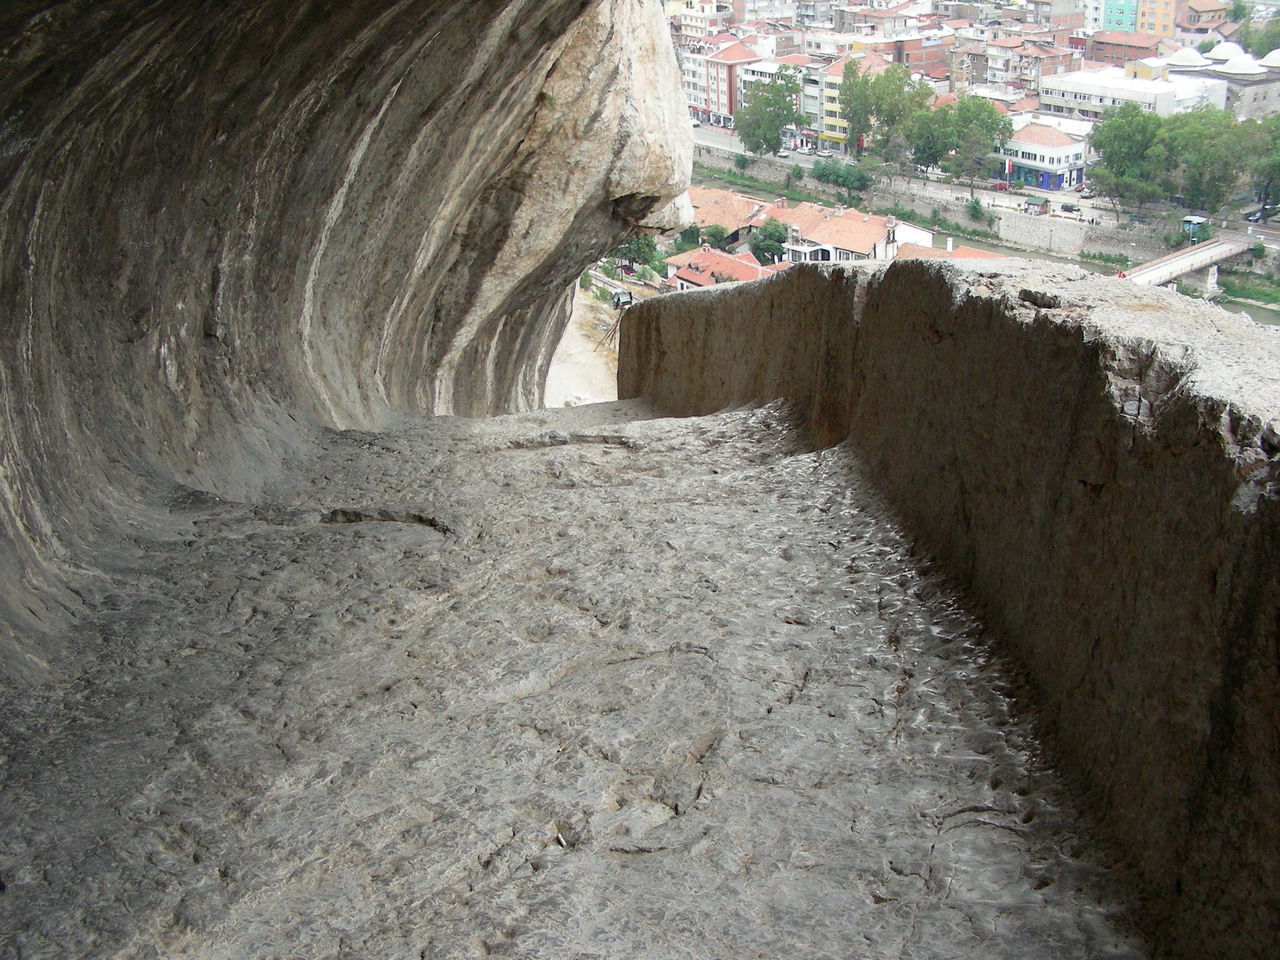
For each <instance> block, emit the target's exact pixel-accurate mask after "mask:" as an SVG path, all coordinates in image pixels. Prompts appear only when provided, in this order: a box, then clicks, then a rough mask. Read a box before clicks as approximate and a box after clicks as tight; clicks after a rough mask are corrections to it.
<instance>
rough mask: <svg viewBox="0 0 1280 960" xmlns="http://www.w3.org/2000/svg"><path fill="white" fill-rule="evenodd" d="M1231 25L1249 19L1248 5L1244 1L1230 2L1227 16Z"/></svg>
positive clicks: (1233, 0) (1234, 0) (1235, 0)
mask: <svg viewBox="0 0 1280 960" xmlns="http://www.w3.org/2000/svg"><path fill="white" fill-rule="evenodd" d="M1228 16H1230V17H1231V21H1232V22H1233V23H1240V22H1241V21H1243V20H1247V19H1248V17H1249V4H1248V3H1246V2H1245V0H1232V3H1231V13H1230V14H1228Z"/></svg>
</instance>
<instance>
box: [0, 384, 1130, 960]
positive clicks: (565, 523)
mask: <svg viewBox="0 0 1280 960" xmlns="http://www.w3.org/2000/svg"><path fill="white" fill-rule="evenodd" d="M166 515H167V517H168V519H167V521H165V522H166V524H167V529H168V533H167V534H166V535H162V536H152V537H148V538H143V537H140V538H139V540H138V541H137V542H136V543H134V544H131V545H130V550H129V552H128V554H127V555H121V557H120V559H119V561H118V562H119V572H118V575H117V576H116V577H115V578H114V580H113V581H112V582H111V583H110V584H106V585H104V586H103V589H102V590H101V591H100V592H99V593H98V594H97V595H96V596H94V597H91V598H89V599H90V600H91V602H92V603H93V605H94V607H95V611H96V612H95V614H94V616H93V617H92V618H91V619H90V621H89V622H88V623H87V625H86V629H85V633H84V635H83V636H81V637H79V638H78V640H79V643H80V644H81V646H82V648H84V649H98V648H105V649H109V650H111V651H112V656H111V658H110V659H101V660H98V661H90V662H91V664H92V665H91V666H90V667H88V668H87V669H86V672H85V673H84V674H83V675H82V676H81V677H80V678H79V680H78V681H76V682H75V683H73V684H71V685H69V686H67V687H64V688H62V689H59V690H58V691H57V695H56V696H54V695H49V694H47V693H46V694H42V693H41V692H39V691H37V692H35V693H31V694H29V695H27V696H26V697H24V698H15V699H9V700H4V701H0V702H3V703H4V704H5V706H4V707H3V710H4V711H5V713H4V714H3V716H0V721H2V723H0V733H2V734H3V741H2V742H0V756H3V757H4V758H5V761H4V762H3V763H2V764H0V786H2V787H3V796H4V803H3V805H0V809H2V812H0V818H3V831H2V833H0V836H2V837H3V847H2V848H0V872H2V874H3V879H4V888H3V896H0V930H3V931H4V933H3V936H4V937H5V938H6V939H4V941H3V944H4V949H3V950H2V951H0V953H3V954H4V955H7V956H21V957H23V958H33V957H71V956H75V957H125V958H133V957H139V958H140V957H156V956H166V957H171V956H181V957H194V958H212V957H267V956H273V957H307V958H310V960H320V958H326V957H378V958H383V957H425V958H431V960H449V958H464V957H480V956H491V955H500V956H512V957H521V958H545V960H568V958H586V957H595V958H615V960H624V958H625V960H630V958H637V957H663V958H698V960H743V958H769V960H776V958H788V960H803V958H840V960H848V958H907V957H920V958H954V957H982V958H984V960H998V958H1047V957H1053V958H1055V960H1062V958H1084V957H1103V956H1105V957H1138V956H1140V955H1141V954H1140V952H1139V949H1138V947H1137V946H1136V944H1135V943H1134V942H1133V941H1131V940H1129V939H1126V936H1125V934H1124V933H1123V926H1122V924H1121V922H1120V920H1121V917H1122V915H1121V914H1118V913H1117V912H1116V909H1117V906H1116V904H1117V901H1116V899H1115V897H1116V887H1117V885H1118V880H1117V878H1115V877H1114V876H1112V875H1111V874H1110V873H1109V872H1108V870H1107V869H1105V868H1104V867H1103V866H1102V865H1101V862H1100V860H1099V859H1098V858H1097V853H1096V851H1095V850H1094V849H1092V848H1091V846H1090V844H1089V842H1088V840H1087V836H1088V831H1087V829H1085V826H1084V824H1083V823H1082V822H1081V821H1080V820H1079V818H1078V817H1077V816H1076V814H1075V813H1074V812H1073V806H1072V803H1071V801H1070V800H1069V798H1068V797H1067V796H1066V795H1065V793H1064V791H1063V789H1062V787H1061V786H1060V784H1059V783H1058V781H1057V778H1056V777H1055V776H1054V774H1053V773H1052V772H1051V771H1049V770H1047V769H1046V768H1045V767H1044V765H1043V764H1042V762H1041V760H1040V753H1039V748H1038V746H1037V744H1036V742H1035V740H1034V739H1033V737H1032V735H1031V733H1030V732H1029V730H1028V728H1027V726H1026V725H1025V724H1024V723H1023V722H1021V721H1020V720H1018V719H1016V717H1015V715H1014V713H1015V712H1014V710H1013V706H1012V704H1011V701H1010V699H1009V686H1008V683H1007V681H1006V680H1005V679H1004V678H1003V677H1002V675H1001V672H1000V670H999V669H998V667H997V665H996V664H995V663H994V662H993V660H992V658H991V656H990V654H989V649H988V643H989V641H988V638H987V637H985V636H984V635H983V632H982V630H981V629H980V628H979V627H978V626H977V624H976V623H975V622H974V621H973V620H972V619H971V617H970V616H969V615H968V614H967V613H966V612H965V610H964V608H963V605H962V603H961V602H960V601H959V599H958V598H957V597H955V596H954V595H953V593H952V592H951V591H950V589H949V588H948V586H947V584H946V583H945V582H944V581H943V580H942V579H941V578H940V577H939V576H938V575H936V574H935V573H932V572H930V571H928V570H922V569H920V567H919V566H918V565H917V562H916V559H915V558H914V557H913V553H912V547H911V544H910V543H909V542H907V541H905V540H904V539H903V538H902V536H901V535H900V534H899V533H898V531H897V530H896V529H895V527H894V525H893V523H892V522H891V520H890V519H889V516H888V514H887V511H886V510H885V509H884V508H883V507H882V506H881V505H880V503H879V502H878V501H877V499H876V498H875V496H874V495H873V494H872V492H871V491H870V488H869V487H868V485H867V484H866V483H865V481H864V480H863V479H862V477H861V474H860V471H859V465H858V463H857V462H856V460H854V459H853V458H852V457H851V456H850V454H849V453H848V452H847V451H846V450H843V449H832V450H827V451H822V452H817V453H815V452H809V451H806V450H804V449H803V448H802V447H801V446H800V445H799V442H798V440H797V438H796V435H795V434H793V433H792V431H791V430H790V428H789V425H788V422H787V419H786V417H785V415H784V414H783V412H782V411H780V410H779V409H777V408H772V407H771V408H765V409H760V410H739V411H733V412H728V413H722V414H719V415H715V416H709V417H703V418H697V419H689V420H678V421H677V420H664V419H655V418H653V415H652V414H651V413H649V412H648V411H646V410H645V409H644V408H643V407H642V406H638V405H634V404H627V403H611V404H600V405H594V406H585V407H574V408H571V409H562V410H555V411H551V410H546V411H538V412H536V413H531V414H526V415H521V416H513V417H506V418H498V419H494V420H489V421H467V420H453V419H435V420H427V421H418V422H410V421H406V422H404V423H402V424H399V425H396V426H395V427H394V428H393V429H388V430H387V431H386V432H382V433H364V432H354V431H351V432H344V433H333V434H329V435H327V436H326V437H324V438H323V441H322V442H320V443H319V444H318V446H317V450H316V453H315V456H314V458H313V459H310V460H308V461H306V462H303V463H297V464H294V465H293V467H292V473H291V474H290V476H289V478H288V479H287V481H286V482H282V483H280V484H278V485H277V486H276V487H275V489H274V490H273V492H272V493H271V495H270V496H269V497H267V498H264V500H263V502H260V503H230V502H223V501H219V500H216V499H214V498H210V497H207V496H202V495H198V494H195V493H190V492H188V493H187V494H185V495H179V496H175V498H174V499H173V500H172V501H171V502H170V503H169V504H168V505H167V514H166Z"/></svg>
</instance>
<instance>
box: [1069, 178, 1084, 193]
mask: <svg viewBox="0 0 1280 960" xmlns="http://www.w3.org/2000/svg"><path fill="white" fill-rule="evenodd" d="M1071 189H1072V190H1074V191H1075V192H1076V193H1083V192H1084V181H1083V180H1081V181H1080V182H1079V183H1077V184H1076V185H1075V186H1074V187H1072V188H1071Z"/></svg>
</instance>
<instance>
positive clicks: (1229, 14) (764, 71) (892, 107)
mask: <svg viewBox="0 0 1280 960" xmlns="http://www.w3.org/2000/svg"><path fill="white" fill-rule="evenodd" d="M665 8H666V15H667V23H668V25H669V29H670V32H671V38H672V43H673V46H674V49H675V52H676V60H677V64H678V67H679V70H680V77H681V84H682V88H683V92H684V96H685V99H686V102H687V106H688V110H689V117H690V122H691V124H692V125H693V126H694V127H695V128H696V129H695V130H694V136H695V140H696V141H697V143H698V144H699V156H700V158H701V160H702V162H705V163H711V164H713V165H714V163H713V161H715V162H718V163H720V164H721V166H720V167H719V169H721V170H723V169H724V166H723V164H724V163H726V162H727V161H728V160H735V161H737V164H736V166H737V169H738V171H740V172H742V173H744V174H745V171H746V168H747V166H748V164H751V163H755V162H756V161H757V160H765V159H767V160H769V161H770V163H771V164H772V169H773V173H774V174H775V178H774V179H773V180H772V181H770V183H769V185H768V187H769V188H772V189H776V190H777V192H778V193H777V195H778V196H782V195H786V196H787V197H788V198H790V199H788V200H783V199H777V200H776V201H774V200H771V199H770V195H769V194H768V192H767V189H757V190H755V191H752V190H741V189H737V188H735V187H734V186H733V185H734V183H744V182H745V181H743V180H737V181H731V182H730V183H715V182H713V183H710V184H708V185H706V186H697V187H695V188H694V190H692V191H691V193H690V198H691V200H692V206H693V208H694V212H695V227H696V228H697V230H696V231H695V232H693V233H690V234H687V235H685V236H684V238H683V242H676V241H674V239H673V238H667V240H668V242H667V243H664V244H663V249H662V251H661V255H660V256H659V255H652V256H645V257H643V258H640V260H642V261H643V262H644V263H645V264H646V265H647V266H648V268H650V270H651V271H652V272H653V273H655V274H657V275H658V276H655V277H653V278H652V279H654V280H656V281H659V285H660V286H661V287H662V288H663V289H687V288H689V287H697V286H705V285H707V284H708V283H712V282H724V281H728V280H749V279H756V278H758V277H760V276H763V275H766V274H768V273H770V272H776V271H777V270H781V269H785V268H786V267H787V266H788V265H791V264H795V263H803V262H813V261H819V262H825V261H831V262H841V261H854V260H882V261H884V260H892V259H895V258H897V257H900V256H905V255H911V256H926V255H927V256H935V257H939V256H950V257H956V256H980V255H982V256H993V255H995V254H993V253H992V252H990V251H989V250H983V249H978V248H976V247H964V246H960V247H957V246H955V245H954V242H953V239H952V238H951V237H949V236H946V235H945V234H943V235H941V236H939V237H938V238H937V242H935V233H936V232H937V231H936V230H932V229H926V227H925V226H920V225H918V223H917V220H921V222H924V221H923V219H922V218H923V216H924V213H923V211H927V210H928V209H930V208H929V206H928V205H927V204H926V205H925V206H923V207H922V206H921V204H920V203H914V204H913V203H912V202H911V201H912V200H913V199H916V198H918V197H923V196H926V195H927V196H929V197H930V198H931V199H930V200H929V203H934V202H935V201H937V202H938V203H940V204H941V205H942V206H944V207H945V206H948V202H950V209H949V210H948V215H950V216H951V217H952V220H950V221H946V218H945V217H943V218H942V222H946V223H948V224H949V226H947V227H946V228H945V229H946V233H952V232H954V231H952V230H951V229H950V225H954V223H955V212H954V211H955V209H956V205H957V204H960V203H962V202H963V203H964V207H963V209H964V210H965V212H966V213H965V214H962V216H961V219H964V220H965V221H966V222H970V223H971V225H973V224H974V223H976V224H977V225H978V226H981V225H982V223H983V221H985V222H986V223H987V224H988V225H990V226H992V227H993V229H994V231H995V232H994V233H990V234H988V236H990V237H991V239H994V240H996V242H997V243H1003V244H1004V246H1005V247H1006V248H1012V249H1014V250H1022V249H1027V248H1026V247H1025V246H1024V245H1020V244H1019V243H1018V242H1017V240H1016V238H1010V237H1009V236H1008V234H1010V233H1014V232H1016V231H1014V230H1012V229H1011V228H1012V227H1013V226H1014V222H1013V220H1011V219H1010V218H1011V216H1012V215H1013V213H1014V212H1016V213H1017V214H1018V215H1019V216H1029V217H1037V216H1042V215H1045V214H1052V215H1053V216H1054V217H1055V218H1057V217H1061V218H1066V219H1069V220H1073V221H1076V222H1078V223H1080V224H1085V225H1089V226H1091V227H1094V228H1096V229H1094V230H1093V231H1092V232H1090V233H1087V234H1086V233H1083V232H1081V231H1076V232H1074V233H1070V234H1069V233H1068V231H1067V230H1066V229H1064V228H1060V229H1059V230H1058V231H1057V236H1058V238H1059V244H1067V246H1064V247H1060V248H1059V247H1058V246H1046V244H1044V243H1033V244H1031V248H1032V249H1037V250H1039V251H1041V252H1045V253H1050V254H1060V255H1063V256H1067V257H1072V258H1074V257H1078V256H1079V255H1080V253H1081V252H1082V248H1083V247H1084V246H1087V245H1088V244H1089V243H1095V244H1101V243H1102V238H1100V234H1101V232H1102V231H1103V228H1104V224H1103V219H1104V218H1105V219H1106V220H1107V222H1108V223H1110V224H1112V226H1113V228H1114V227H1124V228H1133V227H1138V228H1139V229H1138V233H1140V234H1142V235H1143V236H1141V237H1140V236H1138V235H1137V234H1133V235H1130V236H1128V237H1124V238H1121V240H1116V241H1115V245H1117V246H1120V247H1133V246H1137V247H1143V244H1142V243H1138V242H1137V241H1138V240H1145V241H1146V246H1145V249H1144V250H1143V253H1142V256H1141V258H1140V259H1141V260H1146V259H1151V258H1153V257H1157V256H1158V255H1159V248H1160V245H1162V244H1164V245H1167V246H1168V247H1170V248H1176V247H1178V246H1180V245H1189V244H1194V243H1197V242H1200V241H1202V240H1208V239H1209V238H1210V237H1211V236H1213V235H1214V234H1215V233H1219V234H1223V236H1224V237H1225V236H1226V235H1227V234H1230V235H1232V239H1233V240H1234V243H1235V248H1234V249H1235V250H1236V251H1237V253H1236V254H1235V259H1234V260H1231V259H1230V258H1228V257H1222V258H1220V259H1221V260H1227V261H1229V262H1230V265H1232V266H1245V267H1247V268H1248V269H1251V270H1254V271H1255V272H1257V271H1258V270H1259V269H1261V270H1263V272H1266V271H1267V270H1269V269H1270V267H1269V260H1270V258H1271V257H1272V255H1273V254H1274V252H1275V250H1277V249H1280V233H1277V231H1276V227H1277V226H1280V220H1277V221H1276V222H1275V223H1274V224H1272V223H1269V222H1268V221H1269V220H1270V219H1271V217H1272V216H1273V215H1274V214H1276V213H1277V212H1280V202H1276V201H1280V0H1011V2H1006V3H994V2H961V0H903V2H898V3H893V2H891V0H868V2H822V0H668V2H667V3H666V4H665ZM858 84H861V85H862V86H861V87H857V85H858ZM855 87H857V89H854V88H855ZM779 97H780V98H781V100H779V99H778V98H779ZM859 97H862V99H858V98H859ZM771 98H772V100H771ZM771 103H772V106H770V104H771ZM757 107H760V108H761V109H760V110H757V111H756V112H755V113H754V114H753V110H755V108H757ZM770 109H772V110H773V111H774V112H773V114H771V116H772V118H773V127H772V129H770V127H769V122H768V120H766V121H764V122H763V124H756V123H754V120H755V119H756V118H757V117H758V116H759V115H760V114H761V113H762V112H763V113H767V112H768V111H769V110H770ZM779 109H780V110H781V113H778V110H779ZM749 121H751V122H752V126H751V128H750V129H748V128H747V124H748V122H749ZM717 155H718V156H717ZM779 164H782V165H783V166H780V165H779ZM785 165H792V166H790V168H789V169H790V172H788V173H787V174H786V179H785V183H781V184H780V183H779V182H778V180H777V177H776V175H777V174H778V171H779V170H783V169H784V167H785ZM765 166H766V167H768V166H770V164H766V165H765ZM895 178H896V179H899V180H901V181H902V182H903V183H904V184H906V186H905V188H904V190H905V192H906V193H907V194H915V195H916V197H911V196H906V197H904V196H903V195H902V194H897V195H896V196H894V190H895V188H894V181H895ZM913 178H916V180H917V182H918V184H919V186H912V185H911V184H912V181H913ZM801 181H803V183H804V186H805V187H806V188H808V187H810V186H812V187H813V188H817V189H819V192H820V193H822V196H821V197H814V196H812V194H811V193H810V194H809V195H807V196H805V195H804V194H803V192H802V193H801V194H800V196H805V199H803V200H801V199H799V197H798V196H797V194H795V193H793V192H792V190H791V189H790V188H792V187H796V186H797V185H799V184H800V183H801ZM944 185H955V186H956V187H958V188H960V189H962V190H967V192H968V198H967V202H965V199H964V197H963V194H961V193H960V192H959V191H958V190H956V189H949V190H944V191H943V192H942V193H938V192H934V191H935V188H936V189H939V190H941V189H943V187H944ZM758 186H760V187H764V185H762V184H758ZM886 186H887V191H886V190H885V189H884V188H885V187H886ZM723 187H729V188H730V189H721V188H723ZM823 188H825V189H823ZM877 188H879V196H878V199H879V207H878V208H877V207H876V206H875V205H874V204H873V203H872V202H871V198H870V197H869V196H868V195H867V193H866V191H867V190H868V189H871V190H873V191H874V190H876V189H877ZM978 189H981V190H987V191H991V192H990V193H985V194H983V196H984V197H986V198H989V199H978V198H976V197H975V190H978ZM1001 191H1003V193H1002V192H1001ZM813 200H818V201H820V202H812V201H813ZM890 206H892V207H893V208H894V212H895V213H897V214H898V215H897V216H894V215H890V214H889V213H888V212H887V211H886V209H885V208H887V207H890ZM933 212H934V213H935V214H936V213H937V207H936V205H935V207H934V208H933ZM917 215H919V216H917ZM970 218H972V219H971V220H970ZM1153 218H1154V220H1155V222H1154V223H1153ZM997 223H998V224H999V227H996V224H997ZM1046 223H1048V221H1046ZM930 225H931V226H938V225H939V219H938V218H937V217H936V216H935V217H934V218H933V223H932V224H930ZM766 226H767V227H768V229H770V230H772V231H773V236H772V241H773V242H772V243H769V244H764V245H761V243H760V240H761V237H760V232H761V231H762V230H763V229H765V228H766ZM1028 229H1031V230H1032V231H1033V232H1034V228H1028ZM708 231H711V232H710V233H708ZM1041 232H1042V233H1044V234H1045V235H1046V236H1049V235H1050V232H1049V231H1048V230H1047V229H1046V230H1045V231H1041ZM961 233H962V235H968V234H964V231H963V230H962V231H961ZM1023 234H1024V237H1025V234H1026V231H1025V230H1024V231H1023ZM1069 237H1070V238H1071V239H1070V241H1068V238H1069ZM1113 239H1114V238H1113ZM1130 239H1133V240H1134V241H1135V242H1134V243H1132V244H1130V243H1128V242H1127V241H1128V240H1130ZM1243 251H1247V253H1244V252H1243ZM1104 256H1105V257H1106V258H1107V259H1108V260H1114V261H1116V262H1118V263H1119V264H1120V266H1121V267H1122V268H1123V267H1125V266H1127V264H1126V263H1125V262H1124V261H1125V258H1124V257H1122V256H1120V255H1119V254H1116V253H1108V254H1105V255H1104ZM621 261H622V265H623V267H624V268H625V267H626V266H627V265H628V264H627V258H625V257H623V258H621ZM1133 262H1139V261H1133ZM1267 279H1268V280H1271V279H1272V278H1271V277H1270V275H1268V277H1267ZM1208 289H1211V290H1216V289H1217V288H1216V286H1215V285H1214V284H1213V283H1212V282H1211V283H1210V284H1209V285H1208Z"/></svg>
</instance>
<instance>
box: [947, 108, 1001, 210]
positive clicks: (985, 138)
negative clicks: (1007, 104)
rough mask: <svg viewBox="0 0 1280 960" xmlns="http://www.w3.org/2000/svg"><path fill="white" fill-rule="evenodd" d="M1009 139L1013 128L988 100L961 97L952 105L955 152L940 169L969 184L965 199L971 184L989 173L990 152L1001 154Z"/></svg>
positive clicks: (970, 193) (992, 161)
mask: <svg viewBox="0 0 1280 960" xmlns="http://www.w3.org/2000/svg"><path fill="white" fill-rule="evenodd" d="M1011 136H1013V124H1012V122H1010V120H1009V118H1008V117H1007V116H1006V115H1005V114H1003V113H1001V112H1000V111H999V110H997V109H996V108H995V105H994V104H992V102H991V101H990V100H985V99H983V98H982V97H974V96H964V97H961V98H960V99H959V100H957V101H956V104H955V144H956V145H955V152H954V153H953V154H952V155H951V156H950V157H948V158H947V159H946V160H945V161H943V169H945V170H947V171H948V172H949V173H951V174H953V175H954V176H956V177H960V178H962V179H965V180H968V181H969V196H973V188H974V184H975V182H976V181H977V180H978V179H979V178H985V177H986V176H987V175H988V173H990V171H991V169H992V166H993V165H994V163H995V161H994V160H993V159H992V157H991V152H992V151H993V150H996V151H998V150H1002V149H1003V148H1004V145H1005V144H1006V143H1007V142H1008V141H1009V138H1010V137H1011Z"/></svg>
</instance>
